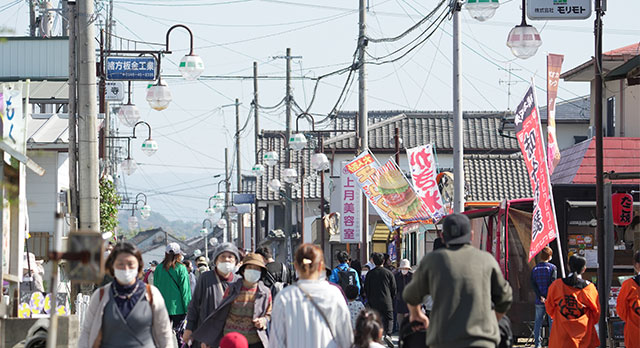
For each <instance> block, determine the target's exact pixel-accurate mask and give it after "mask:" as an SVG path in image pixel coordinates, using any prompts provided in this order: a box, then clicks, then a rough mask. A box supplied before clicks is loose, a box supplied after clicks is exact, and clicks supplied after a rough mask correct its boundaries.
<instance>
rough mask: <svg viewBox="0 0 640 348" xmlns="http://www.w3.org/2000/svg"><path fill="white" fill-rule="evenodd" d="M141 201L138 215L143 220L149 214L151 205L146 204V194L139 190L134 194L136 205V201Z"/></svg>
mask: <svg viewBox="0 0 640 348" xmlns="http://www.w3.org/2000/svg"><path fill="white" fill-rule="evenodd" d="M141 195H142V196H143V197H144V200H141V199H140V198H139V197H140V196H141ZM140 202H142V204H143V205H142V207H140V217H142V218H143V219H144V220H146V219H148V218H149V217H150V216H151V206H150V205H149V204H147V195H146V194H144V193H142V192H140V193H138V194H137V195H136V203H135V204H136V207H137V205H138V203H140Z"/></svg>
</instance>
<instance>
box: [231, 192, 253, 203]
mask: <svg viewBox="0 0 640 348" xmlns="http://www.w3.org/2000/svg"><path fill="white" fill-rule="evenodd" d="M255 201H256V195H255V194H253V193H236V194H234V195H233V204H253V203H255Z"/></svg>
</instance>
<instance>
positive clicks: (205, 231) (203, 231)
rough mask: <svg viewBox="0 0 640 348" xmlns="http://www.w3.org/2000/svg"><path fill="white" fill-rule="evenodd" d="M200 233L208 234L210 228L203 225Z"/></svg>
mask: <svg viewBox="0 0 640 348" xmlns="http://www.w3.org/2000/svg"><path fill="white" fill-rule="evenodd" d="M200 234H204V235H205V236H206V235H207V234H209V230H207V229H206V228H204V227H203V228H202V229H201V230H200Z"/></svg>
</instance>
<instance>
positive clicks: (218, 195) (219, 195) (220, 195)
mask: <svg viewBox="0 0 640 348" xmlns="http://www.w3.org/2000/svg"><path fill="white" fill-rule="evenodd" d="M213 199H214V200H215V201H216V202H222V201H224V193H220V192H218V193H216V194H215V195H213Z"/></svg>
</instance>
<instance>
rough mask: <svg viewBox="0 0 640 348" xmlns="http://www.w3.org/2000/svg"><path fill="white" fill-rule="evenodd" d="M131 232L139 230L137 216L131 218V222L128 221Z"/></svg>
mask: <svg viewBox="0 0 640 348" xmlns="http://www.w3.org/2000/svg"><path fill="white" fill-rule="evenodd" d="M127 224H128V225H129V229H130V230H135V229H136V228H138V218H137V217H135V216H133V215H132V216H129V220H128V221H127Z"/></svg>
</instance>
